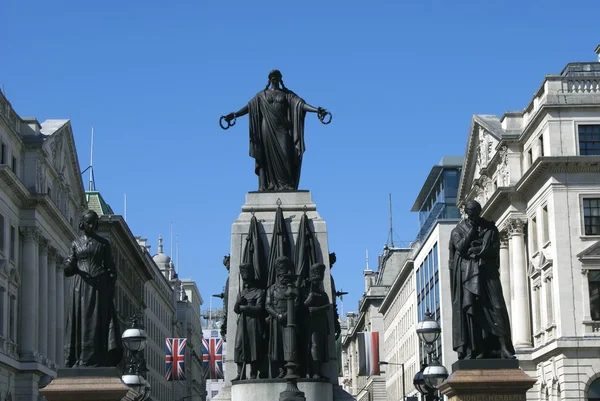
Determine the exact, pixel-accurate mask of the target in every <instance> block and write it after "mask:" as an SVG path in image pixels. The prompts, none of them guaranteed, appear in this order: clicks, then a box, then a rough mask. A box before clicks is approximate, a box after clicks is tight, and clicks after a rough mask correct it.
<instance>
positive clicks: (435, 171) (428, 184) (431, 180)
mask: <svg viewBox="0 0 600 401" xmlns="http://www.w3.org/2000/svg"><path fill="white" fill-rule="evenodd" d="M464 159H465V158H464V157H463V156H444V157H442V160H440V162H439V163H438V164H436V165H435V166H433V167H432V168H431V171H430V172H429V175H428V176H427V178H426V179H425V183H424V184H423V187H422V188H421V192H419V195H418V196H417V199H416V200H415V203H414V205H413V207H412V209H410V211H411V212H418V211H419V210H421V207H422V206H423V203H424V202H425V200H426V199H427V195H429V192H431V189H432V188H433V186H434V185H435V183H436V182H437V179H438V176H439V175H440V173H441V172H442V170H443V169H445V168H458V167H462V165H463V161H464Z"/></svg>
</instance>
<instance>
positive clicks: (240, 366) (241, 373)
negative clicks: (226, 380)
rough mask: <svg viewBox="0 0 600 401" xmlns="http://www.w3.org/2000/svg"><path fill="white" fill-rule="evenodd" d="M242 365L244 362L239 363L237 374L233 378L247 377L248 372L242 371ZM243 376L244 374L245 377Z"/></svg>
mask: <svg viewBox="0 0 600 401" xmlns="http://www.w3.org/2000/svg"><path fill="white" fill-rule="evenodd" d="M242 366H243V364H242V363H238V365H237V376H235V377H234V378H233V380H242V379H245V378H246V377H245V376H246V375H245V374H244V373H246V372H242ZM242 376H244V377H242Z"/></svg>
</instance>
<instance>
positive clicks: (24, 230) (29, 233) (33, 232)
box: [19, 227, 40, 242]
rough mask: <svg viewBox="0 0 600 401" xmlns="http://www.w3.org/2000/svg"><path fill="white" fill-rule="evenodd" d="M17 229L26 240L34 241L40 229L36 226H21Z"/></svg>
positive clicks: (36, 240)
mask: <svg viewBox="0 0 600 401" xmlns="http://www.w3.org/2000/svg"><path fill="white" fill-rule="evenodd" d="M19 231H20V232H21V234H23V237H24V238H25V240H26V241H32V240H33V241H35V242H38V239H39V237H40V229H39V228H37V227H21V228H20V229H19Z"/></svg>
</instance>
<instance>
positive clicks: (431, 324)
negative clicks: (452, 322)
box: [417, 311, 442, 345]
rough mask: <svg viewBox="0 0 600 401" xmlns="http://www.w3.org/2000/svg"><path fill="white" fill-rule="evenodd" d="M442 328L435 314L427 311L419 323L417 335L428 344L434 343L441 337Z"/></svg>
mask: <svg viewBox="0 0 600 401" xmlns="http://www.w3.org/2000/svg"><path fill="white" fill-rule="evenodd" d="M441 332H442V328H441V327H440V325H439V324H438V322H437V321H436V320H435V319H434V318H433V315H432V314H431V313H430V312H429V311H427V312H425V319H423V320H422V321H420V322H419V323H418V324H417V335H418V336H419V339H420V340H421V341H423V342H424V343H426V344H429V345H431V344H433V343H435V342H436V341H437V339H438V338H440V333H441Z"/></svg>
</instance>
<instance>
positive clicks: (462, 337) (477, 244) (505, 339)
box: [449, 200, 515, 359]
mask: <svg viewBox="0 0 600 401" xmlns="http://www.w3.org/2000/svg"><path fill="white" fill-rule="evenodd" d="M465 213H466V214H467V218H466V219H463V220H461V221H460V222H459V223H458V224H457V225H456V227H455V228H454V229H453V230H452V234H451V239H450V262H449V264H450V285H451V296H452V344H453V349H454V350H455V351H456V352H457V353H458V359H481V358H503V359H514V358H515V350H514V348H513V344H512V340H511V333H510V322H509V319H508V311H507V310H506V303H505V302H504V297H503V295H502V285H501V284H500V271H499V268H500V262H499V256H500V233H499V232H498V228H497V227H496V225H495V224H494V222H492V221H488V220H486V219H484V218H482V217H481V216H480V214H481V205H480V204H479V202H476V201H474V200H472V201H469V202H467V204H466V206H465Z"/></svg>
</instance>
